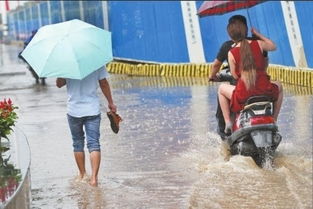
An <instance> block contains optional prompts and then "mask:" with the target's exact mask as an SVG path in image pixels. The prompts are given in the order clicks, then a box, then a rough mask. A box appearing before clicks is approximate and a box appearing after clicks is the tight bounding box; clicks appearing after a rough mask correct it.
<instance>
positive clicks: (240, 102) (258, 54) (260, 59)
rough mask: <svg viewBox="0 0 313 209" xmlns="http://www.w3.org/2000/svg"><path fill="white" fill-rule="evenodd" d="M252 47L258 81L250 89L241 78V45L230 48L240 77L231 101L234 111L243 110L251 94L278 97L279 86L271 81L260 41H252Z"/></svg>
mask: <svg viewBox="0 0 313 209" xmlns="http://www.w3.org/2000/svg"><path fill="white" fill-rule="evenodd" d="M250 48H251V52H252V56H253V58H254V62H255V65H256V83H255V87H254V88H251V89H250V90H247V89H246V86H245V84H244V82H243V80H242V79H241V78H240V72H241V69H240V67H239V65H240V64H239V63H240V47H235V48H233V49H231V50H230V52H231V53H232V55H233V56H234V59H235V61H236V66H235V71H236V74H237V75H238V77H239V79H238V81H237V85H236V87H235V89H234V91H233V94H232V98H231V101H230V108H231V111H232V112H239V111H240V110H242V109H243V107H244V104H245V102H246V101H247V99H248V98H249V97H250V96H256V95H266V96H269V97H270V98H271V99H272V100H273V101H275V100H277V98H278V93H279V89H278V86H277V85H275V84H272V83H271V81H270V76H269V75H267V73H266V67H265V59H264V56H263V54H262V51H261V49H260V46H259V43H258V42H257V41H256V40H254V41H251V42H250Z"/></svg>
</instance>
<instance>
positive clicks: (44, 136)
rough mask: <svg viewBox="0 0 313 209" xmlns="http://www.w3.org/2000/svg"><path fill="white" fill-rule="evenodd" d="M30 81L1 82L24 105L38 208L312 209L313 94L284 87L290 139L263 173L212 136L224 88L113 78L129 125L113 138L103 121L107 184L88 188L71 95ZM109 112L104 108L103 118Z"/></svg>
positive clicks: (284, 129) (103, 179)
mask: <svg viewBox="0 0 313 209" xmlns="http://www.w3.org/2000/svg"><path fill="white" fill-rule="evenodd" d="M16 66H17V67H19V68H20V69H21V70H22V69H23V67H25V66H22V65H21V64H19V65H16ZM0 72H1V70H0ZM33 82H34V80H33V79H32V78H31V75H30V74H28V72H27V74H26V75H24V76H22V75H19V76H13V77H10V78H9V79H3V78H0V98H2V97H11V98H12V100H13V102H15V103H16V104H17V105H18V106H19V110H18V114H19V121H18V126H19V127H20V128H21V129H22V130H23V131H24V132H25V134H26V135H27V138H28V140H29V145H30V148H31V160H32V162H31V179H32V207H31V208H33V209H39V208H43V209H45V208H53V209H54V208H67V209H72V208H73V209H75V208H88V209H89V208H149V209H152V208H162V209H163V208H170V209H172V208H175V209H176V208H225V209H226V208H227V209H228V208H229V209H232V208H247V209H250V208H264V209H269V208H281V209H289V208H290V209H291V208H297V209H298V208H302V209H310V208H312V207H313V205H312V195H313V192H312V188H313V185H312V178H313V176H312V173H313V171H312V169H313V168H312V139H313V134H312V128H313V125H312V115H313V114H312V112H313V95H312V94H311V92H312V91H311V90H307V89H302V88H300V87H293V86H289V85H285V86H284V87H285V98H284V103H283V107H282V110H281V114H280V117H279V120H278V125H279V129H280V132H281V135H282V137H283V140H282V142H281V144H280V145H279V147H278V150H277V154H276V156H275V160H274V167H268V168H267V169H260V168H259V167H257V166H256V165H255V163H254V162H253V160H252V159H251V158H248V157H242V156H233V157H230V156H229V155H228V154H227V152H226V151H225V148H224V147H223V146H222V144H221V141H220V139H219V136H218V135H217V134H216V132H215V130H216V121H215V116H214V115H215V109H216V92H217V87H218V85H219V84H216V83H213V84H211V85H208V84H207V82H206V79H204V78H159V77H152V78H149V77H128V76H125V75H112V76H111V78H110V83H111V87H112V91H113V96H114V99H115V103H116V104H117V105H118V113H119V114H120V115H121V116H122V117H123V119H124V121H123V122H122V123H121V129H120V132H119V133H118V134H117V135H116V134H114V133H113V132H112V131H111V129H110V126H109V120H108V119H107V118H106V115H105V114H102V125H101V134H102V135H101V146H102V153H101V157H102V162H101V167H100V171H99V181H100V184H99V187H98V188H91V187H90V186H88V185H87V184H83V183H77V182H75V177H76V175H77V168H76V165H75V162H74V158H73V154H72V145H71V138H70V132H69V129H68V125H67V120H66V99H67V98H66V89H65V88H64V89H57V88H56V87H55V86H54V82H55V81H54V79H48V80H47V83H48V85H47V86H40V85H34V84H33ZM106 106H107V105H106V101H105V100H102V110H103V113H105V111H106ZM87 157H88V155H87ZM86 161H87V162H86V163H87V170H88V172H89V171H90V166H89V158H86Z"/></svg>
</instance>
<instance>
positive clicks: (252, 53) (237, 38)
mask: <svg viewBox="0 0 313 209" xmlns="http://www.w3.org/2000/svg"><path fill="white" fill-rule="evenodd" d="M227 31H228V34H229V36H230V38H231V39H232V40H233V41H234V42H235V43H236V46H235V47H234V48H232V49H231V50H230V51H229V52H228V62H229V67H230V71H231V74H232V76H233V77H234V78H235V79H237V85H236V86H232V85H230V84H222V85H221V86H220V87H219V89H218V97H219V102H220V104H221V109H222V112H223V116H224V119H225V123H226V128H225V133H226V134H230V133H231V127H232V120H231V118H230V111H232V112H235V113H237V112H239V111H240V110H242V109H243V106H244V103H245V102H246V100H247V99H248V98H249V97H250V96H253V95H267V96H269V97H270V98H272V100H273V101H274V113H273V116H274V119H275V121H276V120H277V117H278V113H279V110H280V107H281V104H282V98H283V92H282V86H281V84H280V83H279V82H271V81H270V76H269V75H268V74H267V73H266V65H267V64H266V60H265V59H264V56H263V54H262V53H263V50H265V51H273V50H275V49H276V45H275V43H274V42H272V41H271V40H270V39H268V38H266V37H264V36H263V35H262V34H260V33H258V32H257V31H256V30H255V29H252V30H251V32H252V34H254V35H255V36H257V37H258V38H259V39H260V40H247V39H246V38H245V37H247V27H246V26H245V25H244V24H243V23H241V22H240V21H235V22H232V23H230V24H228V26H227Z"/></svg>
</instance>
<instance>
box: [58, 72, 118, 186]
mask: <svg viewBox="0 0 313 209" xmlns="http://www.w3.org/2000/svg"><path fill="white" fill-rule="evenodd" d="M107 77H108V72H107V70H106V68H105V67H102V68H100V69H98V70H97V71H94V72H93V73H91V74H89V75H88V76H87V77H85V78H84V79H82V80H77V79H64V78H57V79H56V86H57V87H59V88H61V87H63V86H65V85H66V87H67V94H68V101H67V118H68V124H69V128H70V131H71V135H72V140H73V149H74V157H75V161H76V164H77V166H78V169H79V180H81V181H86V180H87V179H88V177H87V174H86V168H85V152H84V147H85V138H86V142H87V148H88V151H89V153H90V162H91V169H92V171H91V172H92V173H91V178H90V181H89V183H90V185H91V186H98V171H99V166H100V161H101V155H100V143H99V138H100V120H101V114H100V101H99V97H98V95H97V89H98V87H99V86H100V88H101V91H102V93H103V95H104V96H105V98H106V99H107V102H108V108H109V109H110V110H111V111H112V112H116V106H115V105H114V103H113V99H112V94H111V89H110V85H109V83H108V81H107ZM85 132H86V133H85Z"/></svg>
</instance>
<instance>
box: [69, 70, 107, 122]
mask: <svg viewBox="0 0 313 209" xmlns="http://www.w3.org/2000/svg"><path fill="white" fill-rule="evenodd" d="M108 76H109V74H108V72H107V70H106V68H105V67H102V68H100V69H98V70H96V71H94V72H92V73H91V74H89V75H88V76H87V77H85V78H84V79H82V80H78V79H68V78H67V79H66V87H67V94H68V100H67V113H68V114H69V115H70V116H73V117H85V116H93V115H98V114H100V100H99V97H98V94H97V89H98V87H99V80H102V79H104V78H107V77H108Z"/></svg>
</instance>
